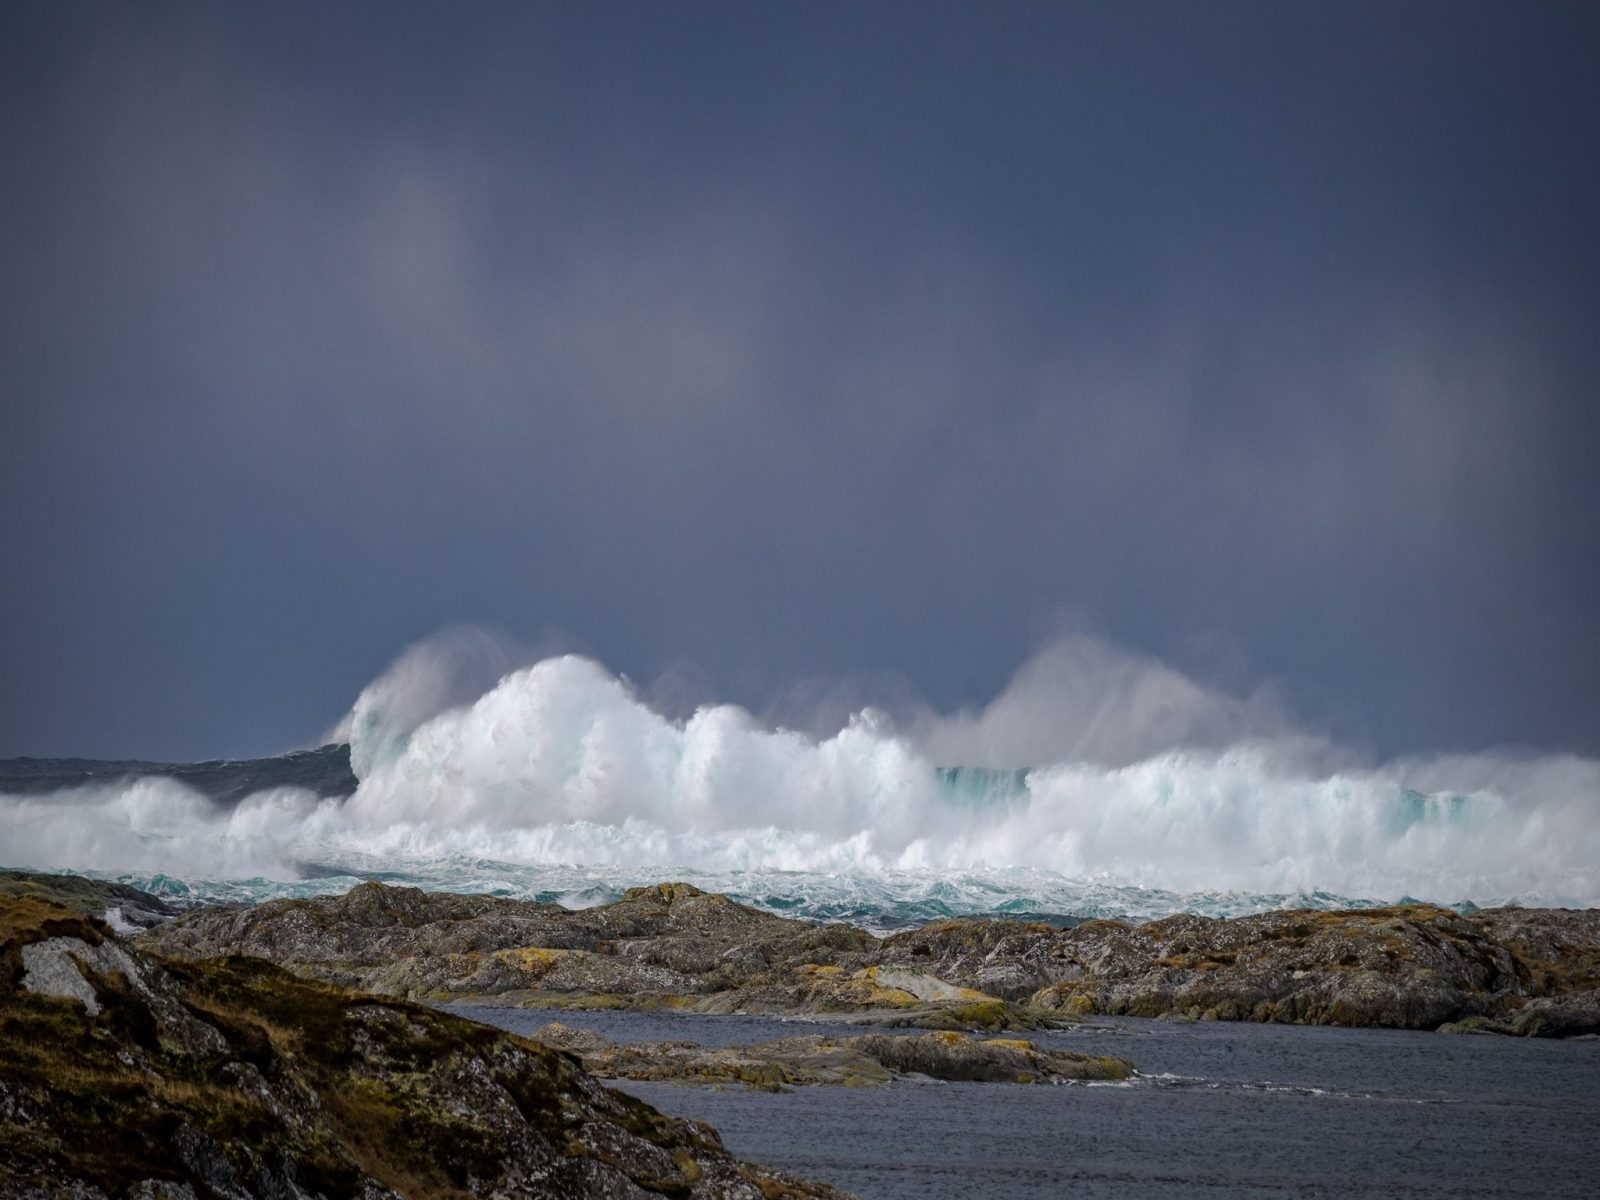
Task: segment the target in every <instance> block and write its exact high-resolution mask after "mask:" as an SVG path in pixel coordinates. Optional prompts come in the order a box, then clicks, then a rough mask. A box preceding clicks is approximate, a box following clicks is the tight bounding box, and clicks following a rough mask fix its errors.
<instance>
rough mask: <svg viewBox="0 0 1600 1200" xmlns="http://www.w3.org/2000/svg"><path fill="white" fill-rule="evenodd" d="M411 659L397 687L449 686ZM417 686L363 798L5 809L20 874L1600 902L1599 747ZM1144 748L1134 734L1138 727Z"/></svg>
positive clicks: (123, 801) (1074, 905)
mask: <svg viewBox="0 0 1600 1200" xmlns="http://www.w3.org/2000/svg"><path fill="white" fill-rule="evenodd" d="M406 663H407V660H405V659H402V661H401V664H400V666H401V667H405V666H406ZM414 667H415V663H414V662H413V663H412V664H411V668H408V669H407V670H406V671H402V672H401V673H400V675H399V678H401V679H417V678H422V679H425V680H431V681H433V682H435V683H436V682H437V680H438V679H439V678H443V677H444V676H440V675H439V673H438V672H434V673H431V674H430V673H429V672H426V671H424V672H418V671H416V670H415V669H414ZM445 675H448V676H449V684H450V687H451V688H459V677H458V676H456V675H449V673H448V672H447V673H445ZM396 678H397V676H396V674H395V673H394V672H391V674H390V675H389V676H386V677H385V678H384V679H383V680H380V681H378V682H377V683H375V684H374V685H373V686H372V687H371V688H369V689H368V691H367V692H366V693H364V695H363V697H362V700H361V701H360V702H358V704H357V706H356V709H355V718H356V719H354V720H352V721H351V723H350V726H349V729H350V736H351V760H352V763H353V764H355V765H356V772H357V775H358V776H359V778H360V783H359V786H358V787H357V788H356V790H355V792H354V794H353V795H351V796H349V797H347V798H337V799H318V798H317V797H316V796H315V795H313V794H312V793H309V792H307V791H304V790H301V789H294V788H276V789H270V790H267V791H264V792H260V793H258V794H256V795H253V796H251V797H249V798H247V799H245V800H244V801H242V802H241V803H239V804H238V805H236V806H234V807H233V808H232V809H223V808H220V807H218V806H216V805H213V804H212V803H210V802H209V801H208V800H207V799H206V798H204V797H202V796H200V795H198V794H196V793H195V792H193V791H191V790H189V789H187V788H185V787H183V786H182V785H181V784H179V783H176V782H174V781H172V780H169V779H163V778H145V779H141V780H137V781H134V782H132V783H128V784H125V785H118V786H116V787H111V788H106V787H95V786H89V787H84V788H79V789H73V790H71V791H68V792H65V793H58V794H56V795H54V796H51V797H48V798H38V797H5V798H0V845H3V849H0V862H8V863H9V864H10V865H28V866H38V867H51V868H67V869H74V870H99V871H104V872H112V873H119V874H121V875H123V876H125V877H135V878H138V879H141V880H145V881H149V880H151V879H157V878H158V877H176V878H180V879H185V880H191V881H192V880H197V879H208V880H211V881H213V885H212V886H213V889H214V890H215V889H216V888H220V887H222V886H223V885H224V883H226V885H227V886H228V887H232V888H234V889H238V888H241V887H242V888H243V889H244V893H245V894H258V893H260V892H261V891H262V890H263V889H265V890H268V891H270V890H272V889H273V888H274V887H275V886H276V885H275V884H273V883H270V882H268V881H293V880H301V881H307V880H310V881H311V882H310V883H309V884H306V883H303V884H302V885H303V886H313V887H316V886H336V884H335V883H334V879H336V878H337V877H346V876H349V875H354V874H372V873H377V874H380V875H382V874H385V873H388V874H390V875H391V876H394V877H403V878H414V879H418V880H421V881H424V882H428V883H431V884H432V885H434V886H472V887H494V888H496V889H498V890H509V891H517V892H522V893H524V894H562V895H566V894H569V893H571V894H573V895H574V896H576V897H577V898H578V899H580V900H581V899H584V898H585V897H587V898H589V899H604V898H606V896H608V895H610V894H613V893H614V892H615V890H616V889H617V888H619V887H621V886H624V885H626V884H627V883H630V882H643V881H649V880H653V879H658V878H661V877H663V876H665V875H684V874H692V875H694V876H695V877H696V878H699V879H701V880H703V881H709V882H710V883H711V884H712V885H714V886H720V887H722V888H724V889H725V890H732V891H735V892H738V893H740V894H743V895H746V896H750V897H752V898H756V899H759V900H761V901H762V902H764V903H767V904H769V905H770V906H772V907H779V908H781V907H785V906H790V905H797V906H798V907H799V908H800V910H802V911H807V912H814V913H819V914H823V915H853V916H856V917H857V918H860V917H862V916H863V915H864V914H868V913H870V912H872V911H885V912H886V911H888V910H889V909H892V908H894V907H895V906H896V905H911V906H913V907H915V906H916V905H919V904H920V905H924V906H925V907H928V909H929V911H941V910H945V911H973V910H979V911H981V910H991V909H1000V910H1016V909H1041V910H1047V911H1049V910H1053V911H1080V912H1084V911H1095V912H1117V911H1126V912H1128V913H1130V914H1131V915H1155V913H1154V911H1142V910H1144V909H1162V908H1163V907H1165V908H1168V909H1170V908H1178V907H1190V908H1199V909H1201V910H1204V911H1219V912H1222V911H1242V910H1244V909H1248V908H1250V907H1264V906H1268V905H1270V904H1272V903H1278V902H1281V901H1282V900H1283V899H1284V898H1285V897H1288V898H1291V899H1294V898H1300V899H1302V900H1303V899H1306V898H1312V899H1316V898H1318V897H1320V898H1322V899H1324V900H1327V901H1328V902H1332V900H1334V899H1338V898H1347V899H1356V898H1361V899H1373V900H1394V899H1398V898H1401V897H1416V898H1423V899H1431V900H1436V901H1440V902H1447V903H1448V902H1462V901H1476V902H1480V903H1481V902H1493V901H1499V900H1504V899H1506V898H1511V897H1522V898H1525V899H1534V898H1537V899H1539V900H1542V901H1544V902H1564V903H1574V904H1585V905H1587V904H1593V903H1595V902H1596V901H1597V899H1600V865H1597V864H1600V819H1597V812H1596V805H1597V802H1600V763H1597V762H1595V761H1593V760H1588V759H1581V758H1576V757H1570V756H1545V757H1541V758H1532V759H1520V760H1516V759H1507V758H1499V757H1493V756H1479V757H1459V758H1437V759H1431V760H1427V761H1420V760H1419V761H1414V762H1402V763H1394V764H1389V765H1388V766H1386V767H1383V768H1381V769H1380V768H1371V767H1358V766H1352V765H1349V764H1348V763H1346V764H1343V765H1339V766H1337V767H1334V768H1332V769H1328V768H1326V767H1318V766H1315V765H1313V764H1314V762H1315V760H1316V759H1317V758H1318V757H1319V756H1318V755H1316V754H1308V753H1307V752H1306V749H1305V742H1304V739H1297V738H1295V737H1293V736H1289V735H1287V734H1284V733H1283V732H1282V731H1281V730H1278V731H1274V732H1272V733H1270V734H1267V735H1255V734H1253V733H1252V732H1251V731H1249V730H1245V731H1243V733H1242V734H1241V731H1240V729H1238V728H1237V727H1236V725H1230V726H1229V727H1228V728H1227V731H1226V732H1227V733H1228V736H1229V740H1227V741H1225V742H1224V743H1223V744H1220V745H1218V744H1213V745H1193V746H1188V747H1186V748H1182V749H1168V750H1163V751H1160V752H1156V753H1149V754H1145V755H1144V756H1142V757H1138V758H1136V759H1135V760H1133V761H1127V762H1109V763H1108V762H1094V761H1088V760H1083V759H1078V760H1074V761H1062V762H1057V763H1054V764H1051V765H1035V766H1032V767H1029V768H1020V767H1014V768H1011V769H1004V770H995V769H989V770H974V769H970V768H966V769H952V768H950V767H948V766H944V765H941V764H939V763H936V762H935V761H934V760H933V759H932V758H931V757H930V756H929V754H928V753H927V752H926V750H925V749H924V748H923V747H925V746H926V745H928V744H939V743H940V742H941V739H942V744H944V745H949V744H951V737H952V736H953V735H952V732H951V728H952V727H951V725H950V724H948V723H947V724H946V725H945V726H944V727H943V728H941V729H938V730H936V734H937V736H935V737H931V738H930V737H924V738H919V737H918V736H917V735H916V734H915V733H903V732H899V731H898V729H897V726H896V724H895V723H894V722H891V721H890V720H889V719H888V718H887V717H885V716H884V715H882V714H879V713H875V712H873V711H871V710H865V711H862V712H860V713H858V714H857V715H856V716H855V717H854V718H853V719H852V720H851V721H850V722H849V723H848V724H847V725H845V727H843V728H842V729H839V730H837V731H836V732H834V733H832V734H831V735H829V736H822V737H818V736H811V735H806V734H801V733H797V732H791V731H785V730H781V729H772V728H769V727H767V726H765V725H764V724H762V723H761V722H759V721H758V720H756V719H755V718H753V717H752V716H751V715H750V714H748V713H747V712H745V711H743V710H741V709H739V708H735V707H731V706H709V707H704V708H702V709H700V710H699V711H697V712H695V713H694V714H693V715H692V716H690V717H689V718H688V719H687V720H684V721H674V720H671V719H668V718H667V717H664V716H662V715H660V714H659V713H657V712H655V711H653V710H652V709H651V708H650V707H649V706H648V705H646V704H645V703H643V702H642V701H641V700H640V699H639V697H638V696H637V695H636V693H635V691H634V689H633V688H632V687H631V686H630V685H629V684H628V683H627V682H626V681H625V680H623V679H620V678H618V677H616V676H613V675H611V674H609V673H607V672H606V671H605V670H604V669H603V668H601V667H600V666H598V665H597V664H596V663H594V662H592V661H589V660H587V659H583V658H578V657H573V656H563V657H557V658H551V659H547V660H544V661H542V662H538V663H535V664H533V665H531V666H528V667H525V668H522V669H520V670H515V671H512V672H511V673H509V674H507V675H505V676H504V677H503V678H501V679H500V680H499V682H498V683H496V684H494V685H493V686H491V687H489V688H488V689H487V690H486V691H484V692H483V694H482V695H480V696H478V697H477V698H476V699H475V700H473V701H471V702H470V703H466V704H461V703H453V702H454V701H456V700H458V699H459V697H458V696H457V695H453V694H452V695H447V696H445V697H444V698H443V699H439V698H438V697H435V698H434V699H433V700H430V699H429V697H428V696H426V695H419V694H418V692H417V690H416V689H414V688H406V687H401V686H398V685H397V683H396ZM1147 684H1148V680H1144V681H1143V682H1141V683H1140V686H1141V687H1145V686H1146V685H1147ZM430 686H431V684H430ZM999 703H1000V702H999V701H997V705H998V704H999ZM1167 717H1168V718H1170V711H1168V712H1167ZM963 720H964V722H965V724H966V725H969V726H981V725H982V724H983V715H982V714H980V715H979V718H978V719H972V718H963ZM1168 723H1169V724H1170V721H1169V722H1168ZM924 724H926V722H924ZM1119 737H1120V738H1121V741H1122V743H1127V744H1131V743H1128V738H1127V735H1126V724H1124V728H1123V730H1122V732H1121V733H1119ZM1321 757H1323V758H1326V755H1325V754H1324V755H1321ZM319 876H321V877H328V882H327V883H326V884H319V883H317V882H315V880H316V879H317V877H319ZM251 880H254V881H256V882H255V883H254V884H251V883H249V882H248V881H251ZM252 887H253V888H254V889H255V891H254V892H252V891H251V888H252ZM1319 902H1320V901H1319ZM930 906H931V907H930ZM919 911H921V910H919Z"/></svg>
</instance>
